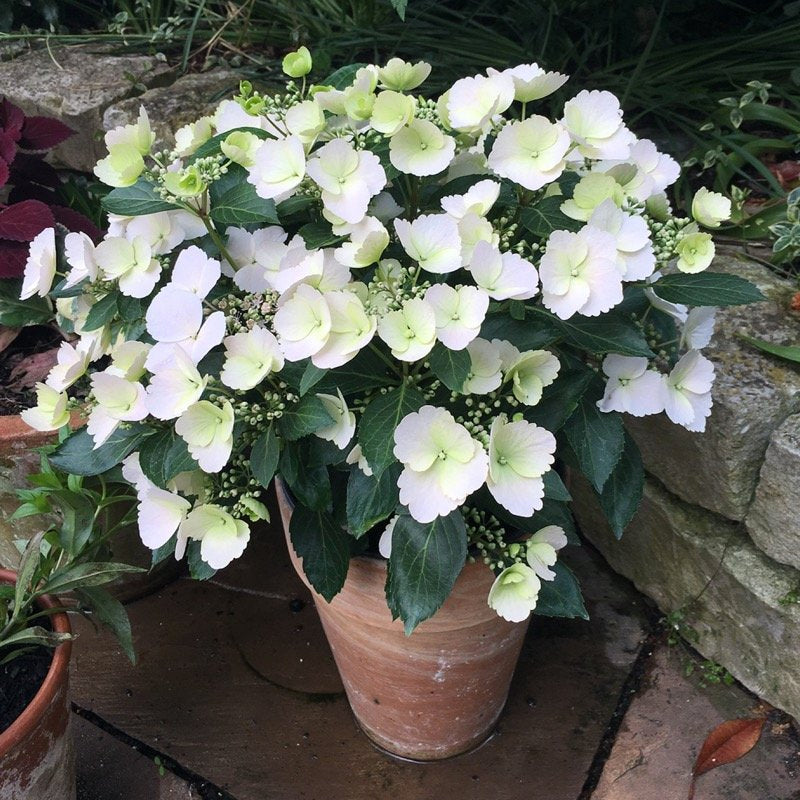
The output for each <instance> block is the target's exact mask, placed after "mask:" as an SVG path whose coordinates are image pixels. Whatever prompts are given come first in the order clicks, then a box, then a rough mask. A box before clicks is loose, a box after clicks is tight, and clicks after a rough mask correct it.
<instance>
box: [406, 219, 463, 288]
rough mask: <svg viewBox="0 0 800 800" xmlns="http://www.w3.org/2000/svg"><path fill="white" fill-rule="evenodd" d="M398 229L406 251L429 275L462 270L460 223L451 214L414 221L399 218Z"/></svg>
mask: <svg viewBox="0 0 800 800" xmlns="http://www.w3.org/2000/svg"><path fill="white" fill-rule="evenodd" d="M394 227H395V230H396V231H397V238H398V239H399V240H400V244H401V245H402V246H403V249H404V250H405V251H406V253H408V255H409V256H411V258H413V259H414V261H416V262H417V263H419V265H420V266H421V267H422V268H423V269H424V270H427V271H428V272H434V273H439V274H442V273H447V272H454V271H455V270H457V269H459V268H460V267H461V236H460V235H459V233H458V223H457V222H456V220H454V219H453V218H452V217H450V216H448V215H447V214H423V215H422V216H419V217H417V218H416V219H415V220H414V221H413V222H409V221H408V220H405V219H396V220H395V221H394Z"/></svg>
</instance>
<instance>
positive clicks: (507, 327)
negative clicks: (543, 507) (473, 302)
mask: <svg viewBox="0 0 800 800" xmlns="http://www.w3.org/2000/svg"><path fill="white" fill-rule="evenodd" d="M560 335H561V334H560V332H559V330H558V328H557V327H556V325H555V324H554V321H550V320H548V319H546V317H545V316H544V315H541V316H536V317H532V318H529V319H527V320H517V319H514V318H513V317H511V316H509V314H507V313H505V312H498V313H495V314H489V315H488V316H487V317H486V319H485V320H484V322H483V325H482V326H481V338H483V339H486V340H488V341H491V340H492V339H503V340H504V341H506V342H511V344H513V345H514V347H516V348H518V349H519V350H540V349H541V348H543V347H547V346H548V345H550V344H552V343H553V342H555V341H556V340H557V339H558V338H559V337H560Z"/></svg>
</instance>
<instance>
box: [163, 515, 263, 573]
mask: <svg viewBox="0 0 800 800" xmlns="http://www.w3.org/2000/svg"><path fill="white" fill-rule="evenodd" d="M181 536H183V537H184V538H186V539H194V540H196V541H199V542H200V558H202V559H203V561H205V562H206V564H208V566H209V567H211V568H212V569H224V568H225V567H227V566H228V564H230V563H231V561H233V559H234V558H239V556H240V555H241V554H242V553H244V549H245V547H247V543H248V542H249V541H250V527H249V526H248V524H247V523H246V522H243V521H242V520H240V519H236V518H234V517H232V516H231V515H230V514H229V513H228V512H227V511H226V510H225V509H224V508H222V507H221V506H218V505H215V504H213V503H206V504H204V505H200V506H196V507H195V508H194V509H192V511H190V512H189V514H188V515H187V517H186V519H185V520H184V521H183V522H182V523H181V526H180V528H179V529H178V537H179V538H180V537H181Z"/></svg>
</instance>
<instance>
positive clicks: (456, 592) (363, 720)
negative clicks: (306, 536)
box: [277, 484, 528, 761]
mask: <svg viewBox="0 0 800 800" xmlns="http://www.w3.org/2000/svg"><path fill="white" fill-rule="evenodd" d="M277 494H278V504H279V506H280V511H281V518H282V520H283V526H284V530H285V531H286V539H287V544H288V546H289V554H290V556H291V559H292V563H293V565H294V567H295V569H296V570H297V573H298V575H299V576H300V578H301V579H302V580H303V582H304V583H305V584H306V586H308V588H309V589H310V590H311V593H312V595H313V596H314V601H315V604H316V607H317V611H318V613H319V616H320V619H321V620H322V625H323V627H324V628H325V634H326V636H327V637H328V643H329V644H330V646H331V650H332V651H333V657H334V659H335V660H336V666H337V667H338V669H339V674H340V675H341V678H342V682H343V683H344V687H345V690H346V692H347V698H348V700H349V701H350V706H351V708H352V709H353V713H354V714H355V716H356V719H357V720H358V722H359V724H360V725H361V727H362V729H363V730H364V732H365V733H366V734H367V736H369V737H370V739H372V741H373V742H375V743H376V744H377V745H378V746H379V747H381V748H383V749H384V750H388V751H389V752H390V753H393V754H395V755H398V756H401V757H404V758H411V759H415V760H420V761H431V760H436V759H442V758H448V757H449V756H455V755H458V754H459V753H464V752H466V751H468V750H470V749H472V748H473V747H475V746H477V745H478V744H480V743H482V742H483V741H484V740H485V739H486V738H487V737H488V736H489V735H490V733H491V731H492V729H493V727H494V724H495V722H497V719H498V717H499V716H500V713H501V711H502V710H503V706H504V705H505V702H506V699H507V697H508V689H509V684H510V683H511V677H512V675H513V674H514V668H515V667H516V664H517V660H518V658H519V653H520V649H521V648H522V641H523V639H524V638H525V632H526V630H527V627H528V625H527V623H520V624H513V623H510V622H506V621H505V620H503V619H502V618H501V617H498V616H497V614H496V613H495V612H494V611H493V610H492V609H491V608H489V606H488V605H487V603H486V598H487V595H488V593H489V589H490V587H491V585H492V582H493V580H494V575H493V574H492V572H491V570H490V569H489V568H488V567H486V566H485V565H483V564H480V563H475V564H467V565H466V566H465V567H464V569H463V570H462V572H461V575H459V577H458V579H457V580H456V583H455V586H454V587H453V591H452V592H451V594H450V596H449V597H448V599H447V601H446V602H445V603H444V605H443V606H442V607H441V608H440V609H439V611H437V612H436V614H435V615H434V616H433V617H431V619H429V620H427V621H425V622H423V623H422V624H421V625H420V626H419V627H418V628H417V629H416V630H415V631H414V632H413V633H412V634H411V636H406V635H405V634H404V632H403V625H402V623H401V622H400V621H399V620H396V621H393V620H392V615H391V613H390V612H389V609H388V608H387V606H386V597H385V594H384V585H385V583H386V561H384V560H383V559H379V558H369V557H364V556H362V557H358V558H354V559H352V560H351V561H350V569H349V572H348V574H347V580H346V581H345V584H344V587H343V589H342V591H341V592H340V593H339V594H338V595H336V597H334V599H333V601H332V602H330V603H328V602H326V601H325V599H324V598H322V597H320V596H319V595H317V594H316V593H315V592H314V590H313V589H312V588H311V586H310V585H309V584H308V581H307V580H306V578H305V575H304V573H303V568H302V564H301V561H300V559H299V558H297V556H296V555H295V552H294V549H293V547H292V545H291V542H290V541H289V520H290V518H291V514H292V501H291V499H290V498H289V497H288V495H287V494H286V490H285V489H284V488H283V486H281V485H280V484H277Z"/></svg>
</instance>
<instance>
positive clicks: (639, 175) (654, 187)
mask: <svg viewBox="0 0 800 800" xmlns="http://www.w3.org/2000/svg"><path fill="white" fill-rule="evenodd" d="M622 164H633V165H634V166H635V167H636V173H635V174H634V175H633V176H631V177H630V178H629V179H628V180H627V181H626V182H625V186H624V189H625V194H627V195H629V196H630V197H632V198H633V199H634V200H639V201H640V202H644V201H647V200H650V199H651V198H653V197H656V196H658V195H659V194H660V193H662V192H663V191H664V189H666V188H667V187H668V186H671V185H672V184H673V183H675V181H676V180H678V176H679V175H680V172H681V168H680V165H679V164H678V162H677V161H675V159H674V158H672V157H671V156H668V155H666V153H660V152H659V151H658V148H657V147H656V146H655V144H654V143H653V142H652V141H650V139H637V140H636V141H635V142H634V143H633V144H632V145H631V151H630V154H629V155H628V156H627V157H626V158H625V159H624V160H613V159H612V160H607V161H601V162H600V163H599V164H597V165H595V166H594V167H593V169H595V170H599V171H600V172H607V171H610V170H613V169H614V168H615V167H618V166H619V165H622Z"/></svg>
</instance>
